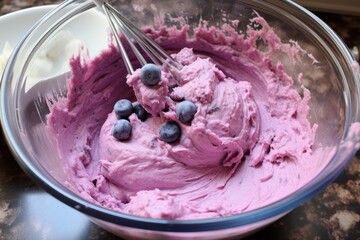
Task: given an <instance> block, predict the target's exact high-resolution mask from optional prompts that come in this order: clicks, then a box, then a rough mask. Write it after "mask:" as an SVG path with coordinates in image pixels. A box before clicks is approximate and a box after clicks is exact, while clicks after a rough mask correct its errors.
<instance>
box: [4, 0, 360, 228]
mask: <svg viewBox="0 0 360 240" xmlns="http://www.w3.org/2000/svg"><path fill="white" fill-rule="evenodd" d="M69 2H74V1H65V2H63V3H61V4H60V5H58V6H57V7H55V8H54V9H53V10H52V11H51V12H49V13H48V14H46V15H45V16H44V18H46V17H47V16H49V14H51V13H53V12H54V11H56V10H57V9H60V8H61V7H62V5H64V4H66V3H69ZM265 2H270V3H271V1H269V0H267V1H265ZM284 4H287V5H289V6H290V7H292V8H294V11H295V10H296V11H298V12H299V13H302V14H303V15H304V16H306V17H307V18H309V19H311V20H312V21H316V22H317V24H319V25H320V27H321V28H322V29H323V31H324V32H325V33H326V34H327V35H328V36H329V37H330V38H331V39H332V40H334V41H337V42H338V43H339V45H338V46H339V47H340V48H341V50H342V53H343V54H344V58H345V59H347V60H348V61H351V59H353V57H352V55H351V53H350V51H349V50H348V48H347V47H346V46H345V44H344V43H343V42H342V40H340V38H339V37H338V36H337V35H336V33H335V32H334V31H333V30H332V29H330V27H329V26H327V25H326V24H325V23H324V22H323V21H322V20H320V19H319V18H318V17H316V16H315V15H314V14H313V13H311V12H310V11H308V10H306V9H305V8H303V7H301V6H300V5H298V4H296V3H294V2H291V1H285V2H284ZM40 22H41V20H40V21H39V22H37V23H36V24H35V25H34V26H33V27H32V28H31V29H30V30H29V31H28V33H27V34H26V35H25V36H24V38H23V39H22V40H21V41H20V43H19V44H18V45H17V46H16V48H15V49H14V52H13V54H12V56H11V57H10V59H9V63H8V65H7V67H6V70H5V72H4V76H3V79H2V82H1V93H0V94H1V99H0V103H1V104H0V108H1V114H0V118H1V123H2V125H1V126H2V129H3V133H4V137H5V140H6V142H7V144H8V146H9V148H10V150H11V152H12V154H13V156H14V158H15V159H16V161H17V162H18V164H19V165H20V167H21V168H22V169H23V170H24V171H25V173H26V174H27V175H28V176H30V177H31V178H32V180H33V181H34V182H36V183H37V184H38V185H40V186H41V187H42V188H43V189H44V190H45V191H47V192H48V193H50V194H51V195H52V196H54V197H55V198H57V199H59V200H60V201H62V202H64V203H65V204H67V205H68V206H70V207H72V208H75V209H76V210H78V211H80V212H82V213H84V214H86V215H88V216H90V217H92V218H96V219H99V220H102V221H107V222H110V223H113V224H119V225H122V226H125V227H132V228H140V229H144V230H156V231H164V232H203V231H213V230H223V229H228V228H234V227H243V226H246V225H248V224H255V223H258V222H259V221H263V220H267V219H269V218H273V217H276V216H280V215H283V214H285V213H286V212H288V211H291V210H292V209H294V208H295V207H297V206H298V205H300V204H301V203H303V202H305V201H306V200H308V199H309V198H311V197H313V196H314V195H316V194H317V193H318V192H319V191H321V190H322V189H324V188H325V187H326V186H327V185H328V184H330V183H331V182H332V181H333V180H334V179H335V178H336V177H337V176H338V175H339V174H340V173H341V172H342V170H343V168H341V169H340V168H338V169H335V170H334V171H333V172H331V174H330V175H326V176H325V177H322V178H320V179H317V180H318V181H317V182H316V184H314V183H312V182H310V183H311V184H306V185H305V186H304V187H302V188H301V189H299V190H297V191H296V192H295V193H294V194H292V195H291V196H288V197H286V198H284V199H281V200H279V201H277V202H275V203H272V204H269V205H266V206H264V207H261V208H258V209H255V210H251V211H248V212H244V213H241V214H236V215H232V216H227V217H219V218H209V219H197V220H167V219H153V218H145V217H140V216H134V215H129V214H124V213H120V212H116V211H113V210H110V209H107V208H104V207H101V206H98V205H96V204H94V203H91V202H89V201H87V200H84V199H82V198H80V197H79V196H77V195H75V194H73V193H72V192H71V191H70V190H69V189H65V188H64V187H62V186H57V185H56V184H55V183H54V182H53V181H51V180H49V179H48V178H47V176H45V175H44V174H43V173H41V172H40V171H39V170H38V169H37V168H36V166H35V165H34V164H33V163H31V161H29V160H28V159H27V157H26V154H25V152H24V151H23V150H22V149H21V148H19V146H18V144H17V143H16V140H15V137H14V132H13V131H12V130H11V128H10V124H9V120H8V119H7V115H6V111H5V110H6V107H7V104H6V100H5V96H6V92H5V90H6V85H7V84H9V83H8V81H7V79H8V78H10V76H11V71H10V69H11V66H12V65H13V64H14V61H15V58H16V56H17V54H18V53H19V49H20V47H21V46H22V44H24V41H25V39H26V38H27V37H28V36H29V34H30V32H31V31H33V30H34V29H36V26H38V24H40ZM358 84H359V83H358ZM354 154H355V152H353V153H352V156H353V155H354ZM337 156H338V153H336V155H335V156H334V158H336V157H337ZM352 156H348V157H347V158H346V159H345V160H344V165H346V164H348V163H349V162H350V160H351V158H352ZM317 177H318V176H317ZM139 223H140V224H139Z"/></svg>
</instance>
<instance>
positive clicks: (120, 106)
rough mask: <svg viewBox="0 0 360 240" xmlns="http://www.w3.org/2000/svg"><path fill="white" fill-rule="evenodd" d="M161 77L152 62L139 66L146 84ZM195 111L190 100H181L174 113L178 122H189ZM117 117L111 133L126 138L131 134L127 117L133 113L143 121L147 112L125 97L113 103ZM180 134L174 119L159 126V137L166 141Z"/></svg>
mask: <svg viewBox="0 0 360 240" xmlns="http://www.w3.org/2000/svg"><path fill="white" fill-rule="evenodd" d="M160 78H161V69H160V67H159V66H157V65H154V64H146V65H144V66H143V67H142V68H141V71H140V80H141V81H142V82H143V84H144V85H146V86H155V85H156V84H157V83H158V82H159V81H160ZM196 111H197V106H196V105H195V104H194V103H193V102H191V101H186V100H185V101H182V102H180V103H178V104H177V105H176V110H175V112H176V115H177V117H178V119H179V120H180V122H182V123H190V122H191V121H192V119H193V118H194V115H195V113H196ZM114 112H115V115H116V117H117V119H118V121H117V122H116V123H115V125H114V127H113V129H112V135H113V136H114V137H115V138H116V139H118V140H127V139H129V138H130V135H131V130H132V127H131V124H130V122H129V120H128V117H129V116H130V115H131V114H132V113H135V114H136V115H137V117H138V118H139V119H140V120H141V121H145V120H146V119H147V117H148V113H147V112H146V110H145V109H144V107H143V106H142V105H141V104H134V105H133V104H132V102H130V101H129V100H127V99H121V100H119V101H117V102H116V103H115V105H114ZM180 135H181V128H180V126H179V125H178V123H177V122H175V121H167V122H165V123H163V124H162V125H161V126H160V130H159V136H160V139H161V140H162V141H164V142H167V143H172V142H175V141H177V140H178V139H179V137H180Z"/></svg>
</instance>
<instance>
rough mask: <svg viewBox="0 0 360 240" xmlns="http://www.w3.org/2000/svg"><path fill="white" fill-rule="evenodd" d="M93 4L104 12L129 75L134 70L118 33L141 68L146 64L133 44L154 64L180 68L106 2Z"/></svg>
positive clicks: (151, 40)
mask: <svg viewBox="0 0 360 240" xmlns="http://www.w3.org/2000/svg"><path fill="white" fill-rule="evenodd" d="M93 2H94V3H95V4H96V5H97V6H98V7H99V8H101V9H102V10H103V11H104V13H105V15H106V17H107V20H108V21H109V24H110V27H111V31H112V33H113V35H114V37H115V40H116V43H117V45H118V47H119V50H120V53H121V55H122V57H123V60H124V63H125V66H126V68H127V71H128V73H129V74H132V73H134V68H133V66H132V64H131V61H130V59H129V56H128V54H127V53H126V49H125V47H124V45H123V43H122V42H121V40H120V37H119V33H121V34H122V35H123V36H124V37H125V39H126V41H127V42H128V44H129V45H130V47H131V49H132V51H133V52H134V54H135V56H136V58H137V59H138V61H139V62H140V64H141V65H142V66H144V65H145V64H147V61H146V60H145V58H144V56H143V55H142V54H141V52H140V50H139V49H138V47H137V46H136V45H135V43H137V45H138V46H140V47H141V48H142V50H143V51H144V52H145V53H146V54H147V55H148V56H149V58H150V59H151V60H152V61H153V63H154V64H156V65H163V64H165V65H166V66H167V67H168V68H169V69H170V70H171V69H172V68H175V69H179V70H180V69H181V68H182V65H181V64H180V63H178V62H177V61H176V60H175V59H174V58H172V57H171V56H170V55H169V54H167V53H166V51H165V50H164V49H162V48H161V47H160V46H159V45H158V44H157V43H156V42H155V41H154V40H153V39H151V38H150V37H148V36H147V35H146V34H145V33H144V32H142V31H141V30H140V29H138V28H137V27H136V26H135V25H134V24H133V23H132V22H130V21H129V20H128V19H127V18H126V17H124V16H123V15H122V14H121V13H120V12H119V11H118V10H116V9H115V8H114V7H113V6H111V5H110V4H109V3H108V1H107V0H93Z"/></svg>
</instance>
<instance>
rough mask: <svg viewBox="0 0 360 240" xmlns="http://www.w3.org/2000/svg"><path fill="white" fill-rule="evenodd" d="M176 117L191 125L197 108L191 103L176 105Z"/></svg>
mask: <svg viewBox="0 0 360 240" xmlns="http://www.w3.org/2000/svg"><path fill="white" fill-rule="evenodd" d="M175 111H176V115H177V117H178V118H179V120H180V121H181V122H183V123H189V122H191V120H192V119H193V118H194V115H195V113H196V111H197V106H196V105H195V104H194V103H193V102H190V101H186V100H185V101H182V102H180V103H179V104H177V105H176V110H175Z"/></svg>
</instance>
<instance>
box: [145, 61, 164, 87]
mask: <svg viewBox="0 0 360 240" xmlns="http://www.w3.org/2000/svg"><path fill="white" fill-rule="evenodd" d="M160 78H161V70H160V67H159V66H157V65H155V64H152V63H148V64H145V65H144V66H143V67H142V68H141V71H140V79H141V81H142V82H143V83H144V84H145V85H146V86H154V85H156V84H157V83H158V82H159V81H160Z"/></svg>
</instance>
